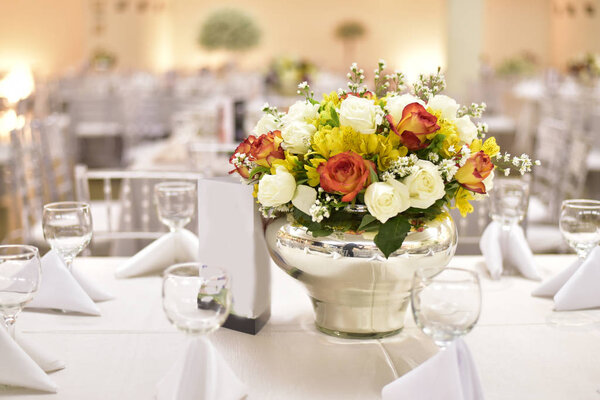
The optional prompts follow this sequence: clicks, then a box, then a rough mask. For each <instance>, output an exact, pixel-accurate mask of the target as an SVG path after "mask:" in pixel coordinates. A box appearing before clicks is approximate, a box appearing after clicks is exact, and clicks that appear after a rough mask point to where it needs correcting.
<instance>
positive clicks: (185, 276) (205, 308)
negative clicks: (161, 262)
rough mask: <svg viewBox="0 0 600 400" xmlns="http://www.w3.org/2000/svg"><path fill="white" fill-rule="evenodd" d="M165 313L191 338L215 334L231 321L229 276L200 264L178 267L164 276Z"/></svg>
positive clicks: (175, 266)
mask: <svg viewBox="0 0 600 400" xmlns="http://www.w3.org/2000/svg"><path fill="white" fill-rule="evenodd" d="M162 299H163V310H164V311H165V314H166V316H167V318H168V319H169V321H170V322H171V323H172V324H173V325H175V327H176V328H177V329H179V330H181V331H183V332H186V333H187V334H189V335H206V334H208V333H211V332H214V331H216V330H217V329H219V327H220V326H221V325H223V323H224V322H225V320H226V319H227V316H228V315H229V310H230V308H231V291H230V288H229V277H228V275H227V273H226V272H225V271H224V270H222V269H220V268H217V267H212V266H207V265H202V264H201V263H197V262H189V263H182V264H175V265H172V266H171V267H169V268H167V269H166V270H165V272H164V275H163V286H162Z"/></svg>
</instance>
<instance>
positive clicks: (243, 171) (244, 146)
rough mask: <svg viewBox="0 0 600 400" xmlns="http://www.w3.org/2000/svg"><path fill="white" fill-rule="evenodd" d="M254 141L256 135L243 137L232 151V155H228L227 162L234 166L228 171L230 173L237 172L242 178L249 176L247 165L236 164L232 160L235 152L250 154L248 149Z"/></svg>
mask: <svg viewBox="0 0 600 400" xmlns="http://www.w3.org/2000/svg"><path fill="white" fill-rule="evenodd" d="M255 141H256V136H254V135H250V136H248V137H247V138H246V139H244V141H243V142H242V143H240V144H239V146H238V147H237V148H236V149H235V151H234V152H233V155H232V156H231V157H229V164H231V165H233V166H234V167H235V169H234V170H231V171H229V173H230V174H233V173H234V172H237V173H238V174H240V175H241V176H242V177H243V178H244V179H248V178H249V177H250V171H249V170H248V167H246V166H245V165H242V164H239V165H236V164H235V163H234V161H233V160H234V158H235V155H236V154H247V155H248V156H250V150H251V149H252V144H253V143H254V142H255Z"/></svg>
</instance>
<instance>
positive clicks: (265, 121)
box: [252, 114, 279, 136]
mask: <svg viewBox="0 0 600 400" xmlns="http://www.w3.org/2000/svg"><path fill="white" fill-rule="evenodd" d="M278 129H279V124H278V123H277V121H275V117H274V116H273V115H271V114H264V115H263V116H262V118H261V119H259V120H258V122H257V123H256V126H255V127H254V130H253V131H252V133H254V134H255V135H256V136H260V135H264V134H265V133H269V132H272V131H276V130H278Z"/></svg>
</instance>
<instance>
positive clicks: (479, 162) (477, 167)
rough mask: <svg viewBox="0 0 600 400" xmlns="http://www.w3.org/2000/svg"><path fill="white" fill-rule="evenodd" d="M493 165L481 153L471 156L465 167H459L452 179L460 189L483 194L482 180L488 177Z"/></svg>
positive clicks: (488, 158)
mask: <svg viewBox="0 0 600 400" xmlns="http://www.w3.org/2000/svg"><path fill="white" fill-rule="evenodd" d="M493 170H494V164H493V163H492V160H491V159H490V156H488V155H487V154H485V153H484V152H483V151H478V152H477V153H475V154H473V155H471V157H469V159H468V160H467V162H466V163H465V165H463V166H462V167H460V168H459V169H458V171H456V174H455V175H454V177H455V178H456V180H457V181H458V183H460V185H461V186H462V187H464V188H465V189H467V190H470V191H472V192H475V193H481V194H485V193H486V192H485V184H484V183H483V180H484V179H485V178H487V177H488V176H490V174H491V173H492V171H493Z"/></svg>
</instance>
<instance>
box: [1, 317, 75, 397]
mask: <svg viewBox="0 0 600 400" xmlns="http://www.w3.org/2000/svg"><path fill="white" fill-rule="evenodd" d="M0 354H2V362H0V384H4V385H9V386H20V387H26V388H30V389H36V390H41V391H44V392H51V393H56V391H57V390H58V386H56V384H55V383H54V382H52V380H51V379H50V378H49V377H48V375H46V373H45V372H44V371H43V369H42V368H40V366H39V365H38V364H36V362H35V361H34V360H33V359H32V357H30V356H29V355H28V354H27V353H26V352H25V350H24V349H22V348H21V347H19V345H18V344H17V342H15V341H14V340H13V339H12V338H11V337H10V335H9V334H8V332H7V331H6V329H3V328H0ZM36 354H39V353H36ZM55 365H56V364H55ZM63 367H64V364H63ZM55 369H57V368H55Z"/></svg>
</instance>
